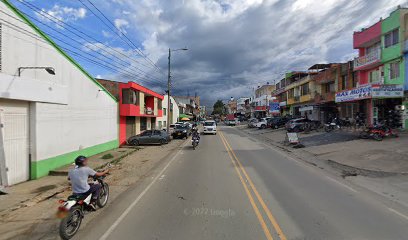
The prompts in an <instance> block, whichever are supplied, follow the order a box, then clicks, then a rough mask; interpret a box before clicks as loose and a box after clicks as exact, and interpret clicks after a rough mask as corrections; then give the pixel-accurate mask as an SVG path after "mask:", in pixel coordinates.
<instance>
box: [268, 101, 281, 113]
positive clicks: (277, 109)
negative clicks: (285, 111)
mask: <svg viewBox="0 0 408 240" xmlns="http://www.w3.org/2000/svg"><path fill="white" fill-rule="evenodd" d="M269 110H270V112H271V113H280V106H279V103H278V102H272V103H270V104H269Z"/></svg>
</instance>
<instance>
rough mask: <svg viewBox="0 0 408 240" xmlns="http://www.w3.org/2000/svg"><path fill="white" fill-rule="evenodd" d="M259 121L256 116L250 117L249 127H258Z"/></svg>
mask: <svg viewBox="0 0 408 240" xmlns="http://www.w3.org/2000/svg"><path fill="white" fill-rule="evenodd" d="M257 123H258V119H256V118H251V119H249V121H248V127H249V128H254V127H256V124H257Z"/></svg>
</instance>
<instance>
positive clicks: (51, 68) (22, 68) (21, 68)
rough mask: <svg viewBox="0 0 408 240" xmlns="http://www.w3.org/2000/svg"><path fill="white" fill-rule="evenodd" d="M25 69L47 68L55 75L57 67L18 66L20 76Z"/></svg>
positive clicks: (49, 72)
mask: <svg viewBox="0 0 408 240" xmlns="http://www.w3.org/2000/svg"><path fill="white" fill-rule="evenodd" d="M24 69H45V71H47V73H48V74H51V75H55V69H54V68H53V67H19V68H18V76H19V77H20V76H21V72H22V71H23V70H24Z"/></svg>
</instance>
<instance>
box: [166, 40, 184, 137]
mask: <svg viewBox="0 0 408 240" xmlns="http://www.w3.org/2000/svg"><path fill="white" fill-rule="evenodd" d="M187 50H188V49H187V48H179V49H170V48H169V67H168V68H169V72H168V75H167V112H166V114H167V126H166V131H167V133H169V132H170V80H171V75H170V60H171V52H176V51H187Z"/></svg>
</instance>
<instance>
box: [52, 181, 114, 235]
mask: <svg viewBox="0 0 408 240" xmlns="http://www.w3.org/2000/svg"><path fill="white" fill-rule="evenodd" d="M104 178H105V176H100V177H93V183H91V184H100V185H101V186H102V187H101V191H100V193H99V196H98V198H97V200H96V205H97V206H98V207H100V208H103V207H105V206H106V204H107V202H108V199H109V185H108V184H107V183H105V182H104ZM91 197H92V194H89V195H76V194H73V195H71V196H69V197H68V199H67V200H62V199H61V200H59V203H60V204H61V205H60V206H59V207H58V211H57V217H58V218H60V219H61V222H60V226H59V234H60V237H61V238H62V239H64V240H65V239H70V238H72V237H73V236H74V235H75V234H76V233H77V232H78V230H79V227H80V226H81V223H82V219H83V218H84V214H85V212H91V211H94V208H92V207H91V206H89V204H90V202H91Z"/></svg>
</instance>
